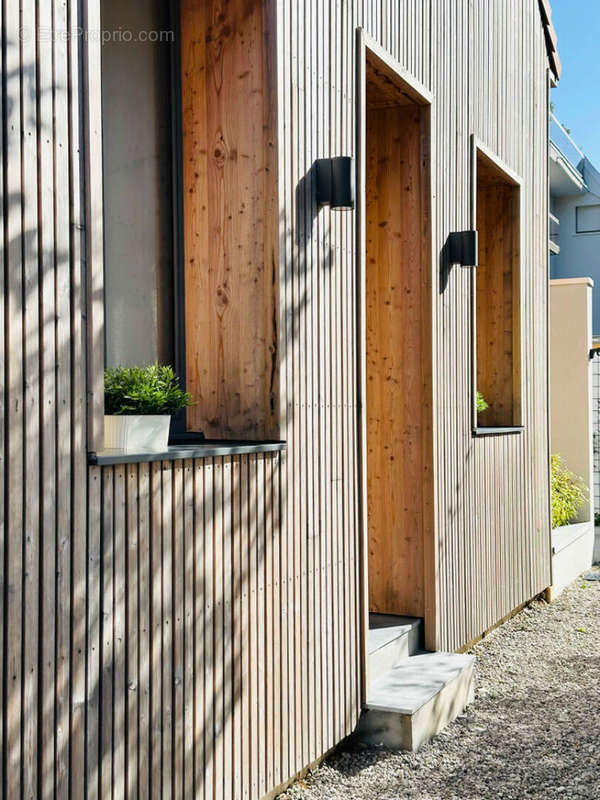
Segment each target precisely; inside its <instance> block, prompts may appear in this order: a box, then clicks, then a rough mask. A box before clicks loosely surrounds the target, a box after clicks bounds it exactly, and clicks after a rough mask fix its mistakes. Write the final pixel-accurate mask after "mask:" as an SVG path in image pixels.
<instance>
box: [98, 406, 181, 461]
mask: <svg viewBox="0 0 600 800" xmlns="http://www.w3.org/2000/svg"><path fill="white" fill-rule="evenodd" d="M170 424H171V417H170V416H168V415H167V416H165V415H162V414H147V415H141V414H139V415H138V414H128V415H126V414H123V415H121V414H106V415H105V416H104V447H105V448H106V449H107V450H123V451H124V452H126V453H145V452H164V451H165V450H166V449H167V447H168V445H169V426H170Z"/></svg>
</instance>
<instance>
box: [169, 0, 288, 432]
mask: <svg viewBox="0 0 600 800" xmlns="http://www.w3.org/2000/svg"><path fill="white" fill-rule="evenodd" d="M272 17H273V15H272V14H271V13H270V5H269V4H268V3H265V4H263V3H261V2H258V1H256V2H252V3H248V2H245V0H235V2H231V3H227V4H223V3H221V2H220V0H215V2H210V3H204V2H198V0H182V2H181V31H182V41H181V52H182V84H181V85H182V109H183V112H182V113H183V123H182V124H183V192H184V250H185V296H186V315H185V318H186V372H187V388H188V390H189V391H190V392H191V393H192V395H193V396H194V398H195V400H196V405H194V406H192V407H191V408H190V409H189V411H188V427H189V429H190V430H202V431H204V432H205V434H206V435H207V436H213V437H214V436H217V437H219V436H221V437H223V436H231V437H235V436H237V437H241V438H250V439H260V438H269V437H275V436H276V435H277V428H278V425H277V416H276V414H275V406H276V391H277V389H276V383H277V374H278V373H277V369H276V368H275V364H276V361H277V343H278V342H277V326H276V324H275V321H276V318H277V317H276V314H277V311H276V308H277V268H276V264H277V246H276V245H277V242H276V225H277V211H276V196H275V192H274V187H275V186H276V180H277V175H276V161H275V158H274V153H275V148H274V143H275V114H274V106H275V99H276V94H275V90H274V84H273V77H272V73H273V64H272V58H273V57H272V53H271V47H272V43H271V40H272V38H273V36H274V31H273V18H272Z"/></svg>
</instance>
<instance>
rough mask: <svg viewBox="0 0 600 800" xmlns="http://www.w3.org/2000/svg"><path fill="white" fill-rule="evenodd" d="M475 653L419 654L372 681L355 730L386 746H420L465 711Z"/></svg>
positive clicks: (469, 695)
mask: <svg viewBox="0 0 600 800" xmlns="http://www.w3.org/2000/svg"><path fill="white" fill-rule="evenodd" d="M474 664H475V656H470V655H459V654H456V653H420V654H418V655H413V656H411V657H410V658H407V659H405V660H404V661H402V662H401V663H400V664H398V665H397V666H395V667H393V668H392V669H390V670H388V672H386V673H385V674H384V675H382V676H381V677H380V678H377V679H376V680H374V681H373V682H372V683H371V685H370V687H369V692H368V698H367V705H366V707H365V709H364V710H363V713H362V716H361V718H360V721H359V724H358V729H357V734H358V736H359V737H360V738H361V739H362V740H363V741H364V742H366V743H367V744H370V745H384V746H385V747H389V748H390V749H400V750H412V751H415V750H418V749H419V747H420V746H421V745H422V744H423V743H424V742H426V741H428V740H429V739H431V737H432V736H435V734H436V733H439V732H440V731H441V730H442V728H444V727H445V726H446V725H447V724H448V723H449V722H451V721H452V720H453V719H456V717H457V716H458V715H459V714H460V713H461V712H462V711H463V709H464V708H465V706H466V705H467V704H468V703H469V702H471V700H472V698H473V667H474Z"/></svg>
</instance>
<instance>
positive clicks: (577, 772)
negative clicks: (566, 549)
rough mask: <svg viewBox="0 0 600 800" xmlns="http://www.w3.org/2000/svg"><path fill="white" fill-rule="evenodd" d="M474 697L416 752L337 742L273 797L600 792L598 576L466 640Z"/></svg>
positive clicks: (380, 799)
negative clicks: (478, 638)
mask: <svg viewBox="0 0 600 800" xmlns="http://www.w3.org/2000/svg"><path fill="white" fill-rule="evenodd" d="M472 652H473V653H475V654H476V656H477V665H476V686H477V688H476V696H475V702H474V703H473V704H472V705H471V706H469V707H468V708H467V710H466V711H465V713H464V714H463V715H462V716H461V717H459V718H458V719H457V720H456V721H455V722H454V723H452V724H451V725H449V726H448V728H446V730H444V731H442V733H440V734H439V735H438V736H436V737H435V739H433V740H432V741H431V742H430V743H429V744H427V745H425V746H424V747H423V748H421V750H420V751H419V752H418V753H414V754H413V753H391V752H388V751H385V750H366V749H355V750H347V749H341V750H339V751H337V752H336V753H334V754H333V755H332V756H331V757H330V758H329V759H328V760H327V761H326V762H325V763H324V764H323V765H322V766H321V767H320V768H319V769H318V770H316V771H315V772H314V773H312V774H311V775H309V776H308V777H307V778H305V779H304V780H303V781H298V782H297V783H296V784H294V785H293V786H292V787H291V788H289V789H288V790H287V792H285V794H283V795H280V798H279V800H317V799H318V800H325V799H326V800H335V799H336V798H351V800H375V798H376V799H377V800H404V798H419V799H420V800H438V798H443V799H444V800H447V799H448V798H461V800H465V798H468V799H469V800H475V799H476V798H485V800H490V798H494V799H495V798H510V799H511V800H513V799H514V800H525V798H540V800H541V799H542V798H543V799H544V800H551V799H552V798H561V800H571V799H572V798H600V582H594V581H586V580H583V579H579V580H577V581H575V583H573V584H572V585H571V586H570V587H569V588H568V589H567V590H566V591H565V592H563V594H562V595H561V596H560V597H559V598H558V600H556V601H555V602H554V603H552V604H550V605H548V604H546V603H543V602H535V603H534V604H533V605H531V606H530V607H528V608H526V609H525V610H524V611H522V612H521V613H520V614H518V615H517V616H516V617H514V618H513V619H512V620H510V621H509V622H507V623H506V624H504V625H503V626H502V627H500V628H498V629H497V630H496V631H494V632H493V633H492V634H490V636H488V637H487V638H486V639H484V640H483V641H482V642H480V643H479V644H478V645H477V646H476V647H474V648H473V651H472Z"/></svg>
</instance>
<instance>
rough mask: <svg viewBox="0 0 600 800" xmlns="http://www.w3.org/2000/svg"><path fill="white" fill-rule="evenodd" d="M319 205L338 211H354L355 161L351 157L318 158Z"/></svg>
mask: <svg viewBox="0 0 600 800" xmlns="http://www.w3.org/2000/svg"><path fill="white" fill-rule="evenodd" d="M316 173H317V174H316V178H317V203H318V205H319V207H321V206H330V208H332V209H335V210H337V211H341V210H343V209H349V210H353V209H354V198H355V190H354V173H355V169H354V159H353V158H352V157H351V156H336V157H335V158H318V159H317V161H316Z"/></svg>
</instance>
